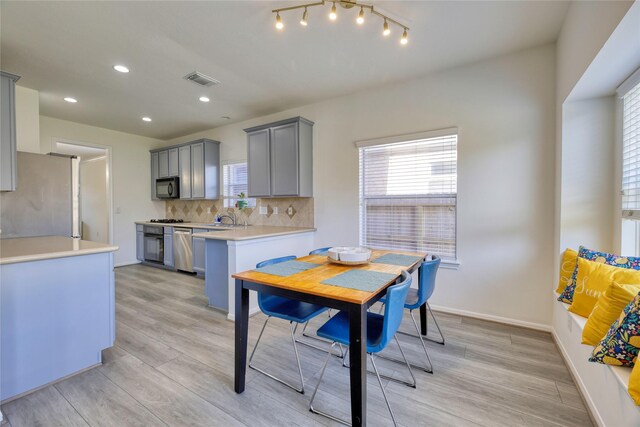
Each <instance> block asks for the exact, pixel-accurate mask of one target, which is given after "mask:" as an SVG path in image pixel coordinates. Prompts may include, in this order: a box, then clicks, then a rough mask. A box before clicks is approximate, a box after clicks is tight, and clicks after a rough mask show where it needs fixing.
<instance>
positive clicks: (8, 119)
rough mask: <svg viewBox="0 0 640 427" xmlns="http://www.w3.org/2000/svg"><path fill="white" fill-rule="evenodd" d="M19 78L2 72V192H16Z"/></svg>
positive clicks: (0, 134)
mask: <svg viewBox="0 0 640 427" xmlns="http://www.w3.org/2000/svg"><path fill="white" fill-rule="evenodd" d="M18 79H20V77H19V76H16V75H13V74H9V73H5V72H3V71H0V121H1V122H0V191H15V189H16V183H17V173H16V167H17V159H16V150H17V149H16V82H17V81H18Z"/></svg>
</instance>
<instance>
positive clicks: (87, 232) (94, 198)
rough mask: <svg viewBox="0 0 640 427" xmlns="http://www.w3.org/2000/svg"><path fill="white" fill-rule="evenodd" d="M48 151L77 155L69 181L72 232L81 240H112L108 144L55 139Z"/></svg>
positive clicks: (105, 241) (102, 241) (109, 153)
mask: <svg viewBox="0 0 640 427" xmlns="http://www.w3.org/2000/svg"><path fill="white" fill-rule="evenodd" d="M52 152H54V153H56V154H62V155H67V156H74V157H76V158H77V160H76V161H74V165H73V167H74V168H76V173H75V174H74V176H76V177H77V179H76V182H74V183H72V185H73V187H74V189H73V206H72V208H73V210H74V211H75V215H74V218H77V221H75V222H76V223H75V224H74V226H73V229H74V230H73V233H74V236H77V237H80V238H82V240H90V241H93V242H100V243H113V216H112V209H111V206H112V182H111V179H112V178H111V176H112V175H111V148H110V147H106V146H98V145H95V144H87V143H83V142H77V141H67V140H62V139H56V140H54V142H53V147H52Z"/></svg>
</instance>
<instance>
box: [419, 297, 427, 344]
mask: <svg viewBox="0 0 640 427" xmlns="http://www.w3.org/2000/svg"><path fill="white" fill-rule="evenodd" d="M420 333H421V334H422V335H424V336H426V335H427V303H424V304H422V305H421V306H420Z"/></svg>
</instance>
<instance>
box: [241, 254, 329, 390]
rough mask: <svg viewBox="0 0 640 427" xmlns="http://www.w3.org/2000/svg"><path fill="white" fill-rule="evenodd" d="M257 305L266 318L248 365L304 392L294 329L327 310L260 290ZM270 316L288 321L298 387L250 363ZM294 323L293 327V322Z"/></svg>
mask: <svg viewBox="0 0 640 427" xmlns="http://www.w3.org/2000/svg"><path fill="white" fill-rule="evenodd" d="M294 259H296V257H295V256H293V255H291V256H285V257H280V258H274V259H269V260H266V261H262V262H260V263H258V264H257V265H256V268H260V267H265V266H267V265H271V264H278V263H281V262H285V261H291V260H294ZM258 306H260V310H262V312H263V313H264V314H266V315H267V320H265V321H264V325H262V330H261V331H260V335H259V336H258V340H257V341H256V345H255V347H253V351H252V352H251V357H249V367H250V368H251V369H254V370H256V371H258V372H260V373H261V374H264V375H266V376H267V377H269V378H271V379H274V380H276V381H278V382H279V383H281V384H284V385H286V386H287V387H290V388H292V389H293V390H295V391H297V392H298V393H302V394H304V379H303V377H302V367H301V366H300V357H299V356H298V347H297V346H296V338H295V334H296V329H297V328H298V325H299V324H301V323H307V322H308V321H309V320H311V319H312V318H314V317H315V316H317V315H318V314H321V313H323V312H324V311H326V310H327V308H326V307H322V306H320V305H316V304H310V303H307V302H302V301H297V300H293V299H289V298H284V297H279V296H276V295H268V294H264V293H262V292H258ZM272 317H275V318H278V319H283V320H287V321H288V322H289V329H290V331H291V341H292V342H293V351H294V353H295V355H296V362H297V363H298V373H299V374H300V384H301V386H300V388H298V387H296V386H294V385H292V384H289V383H288V382H286V381H284V380H282V379H280V378H278V377H276V376H274V375H272V374H270V373H268V372H266V371H265V370H263V369H261V368H258V367H256V366H254V365H253V364H252V361H253V356H254V355H255V353H256V350H257V349H258V344H260V339H261V338H262V334H263V333H264V330H265V328H266V327H267V323H268V322H269V319H271V318H272ZM294 323H295V327H294V326H293V324H294Z"/></svg>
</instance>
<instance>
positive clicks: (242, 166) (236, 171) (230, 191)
mask: <svg viewBox="0 0 640 427" xmlns="http://www.w3.org/2000/svg"><path fill="white" fill-rule="evenodd" d="M247 180H248V174H247V163H246V162H236V163H225V164H224V165H222V183H223V184H222V196H223V199H224V207H225V208H232V207H234V206H235V205H236V202H237V201H238V197H237V196H238V194H240V193H244V194H247V193H248V189H247ZM246 200H247V202H248V207H255V205H256V201H255V199H246Z"/></svg>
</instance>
